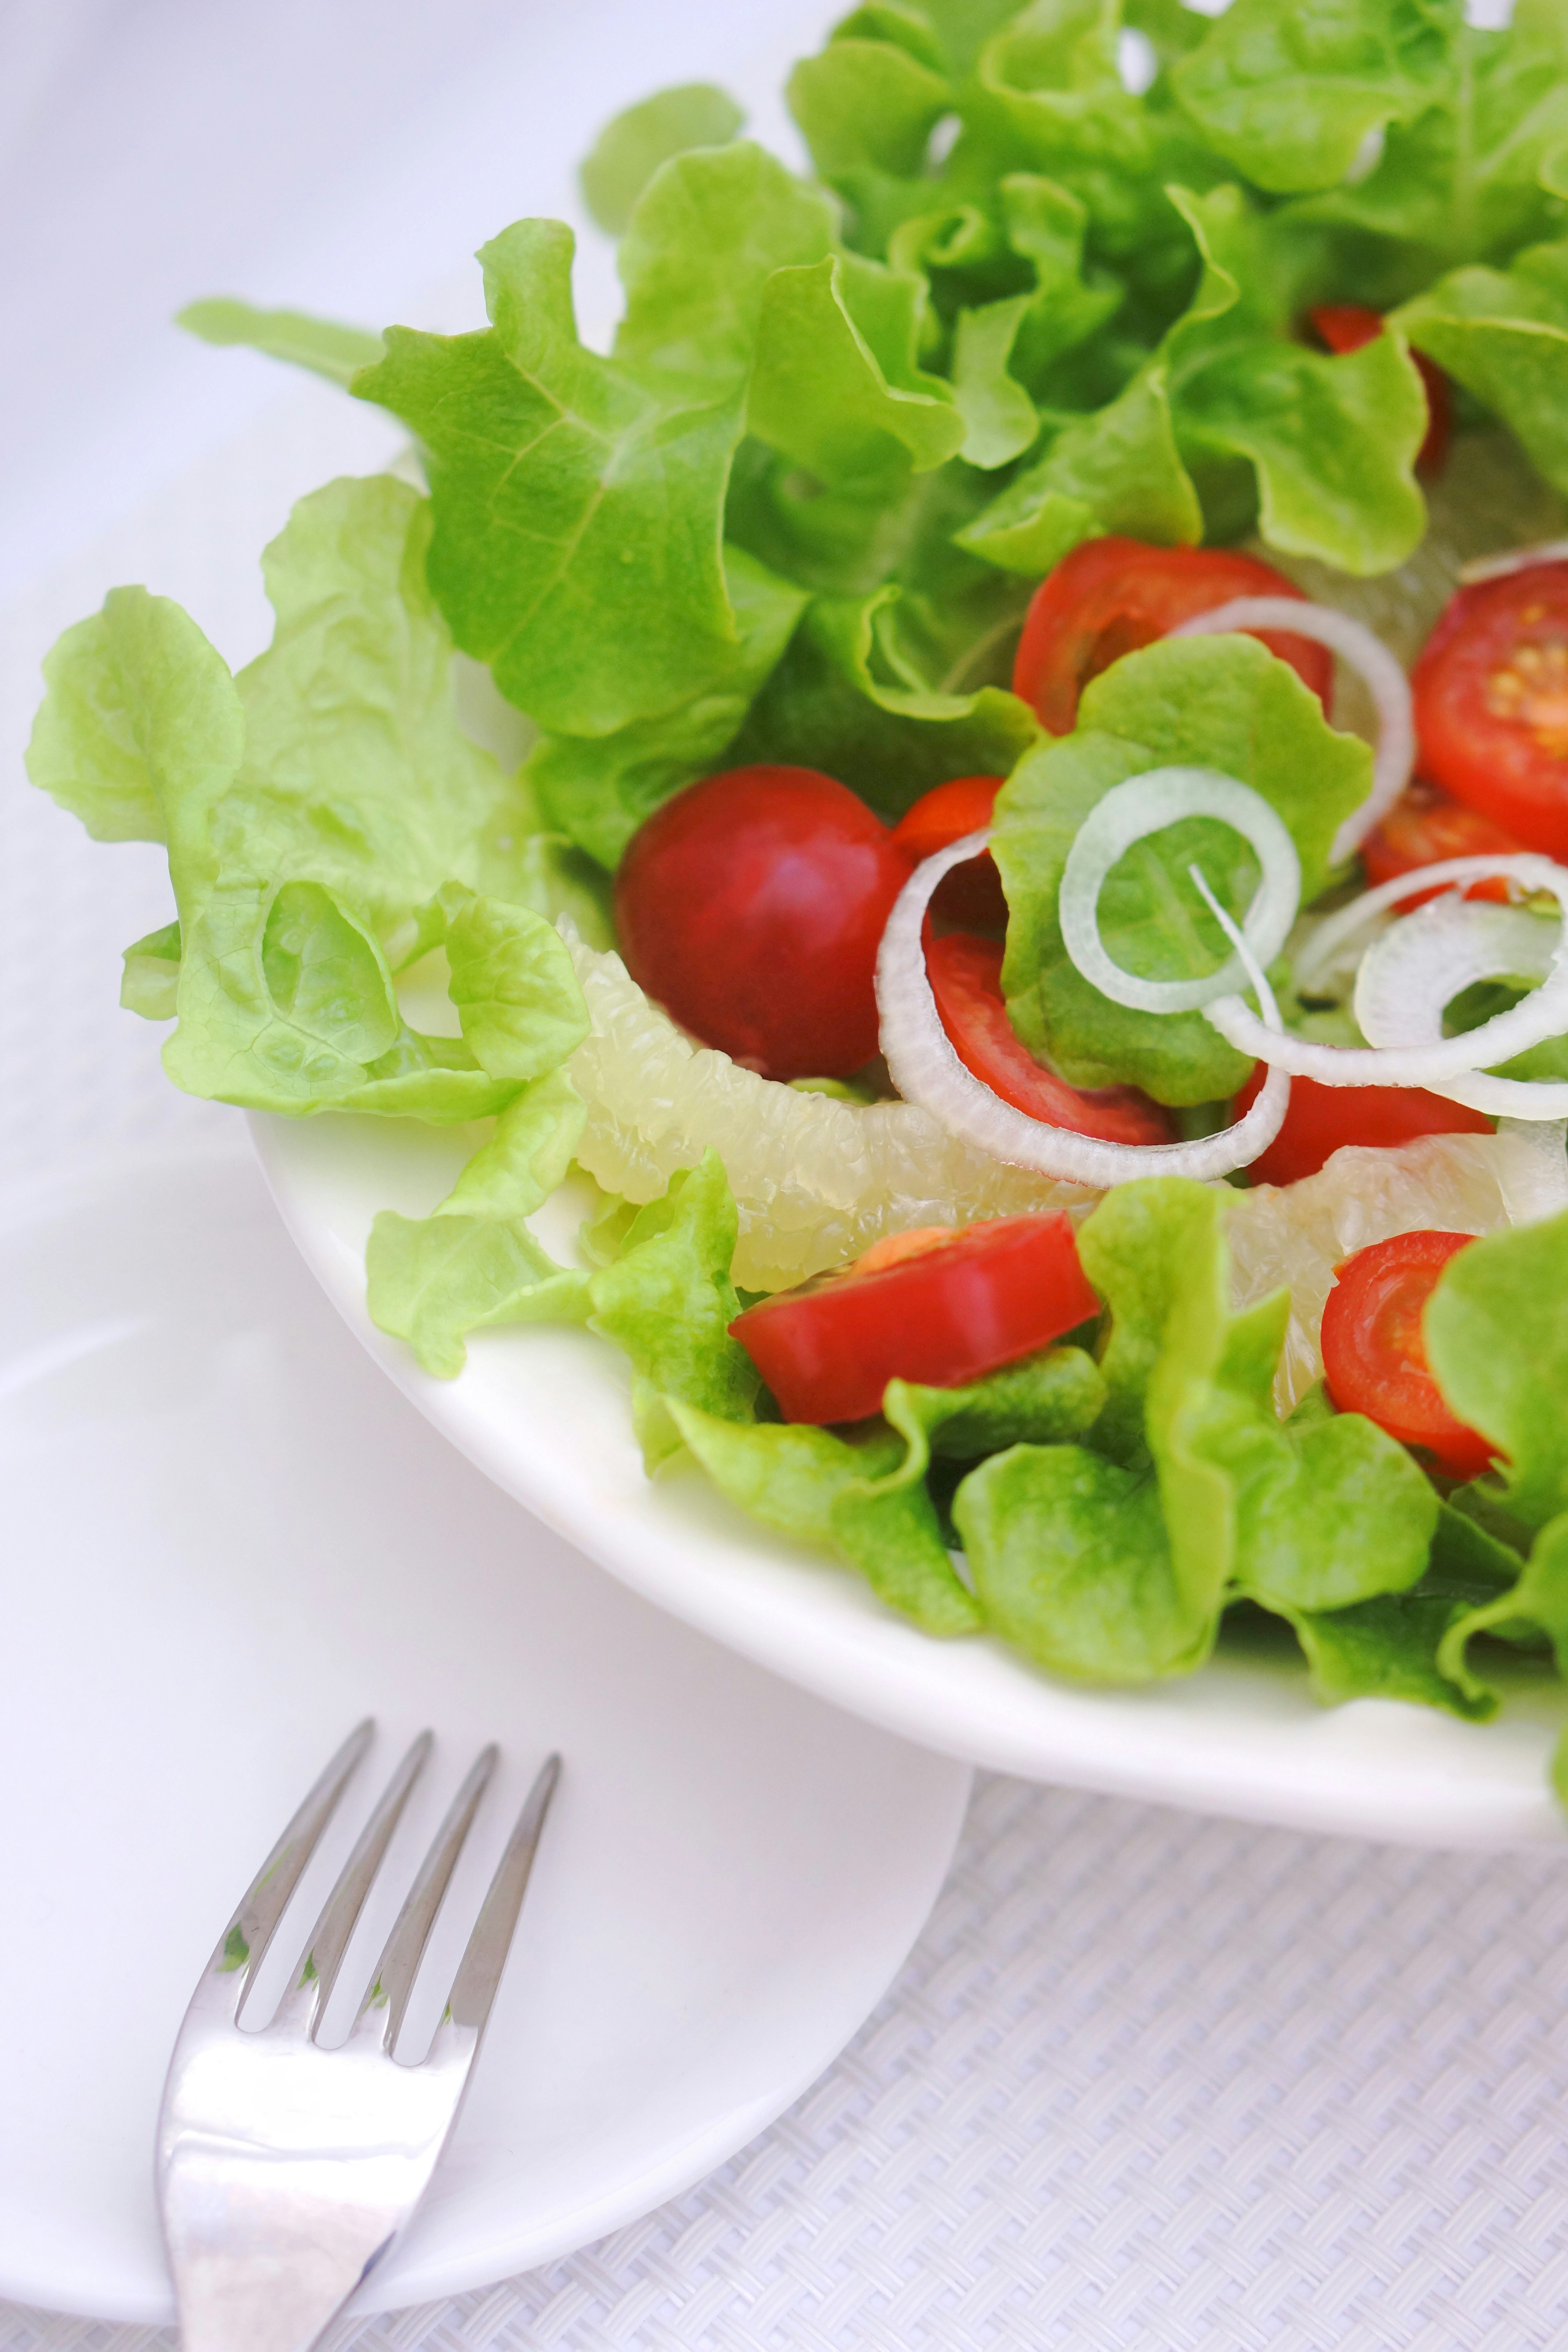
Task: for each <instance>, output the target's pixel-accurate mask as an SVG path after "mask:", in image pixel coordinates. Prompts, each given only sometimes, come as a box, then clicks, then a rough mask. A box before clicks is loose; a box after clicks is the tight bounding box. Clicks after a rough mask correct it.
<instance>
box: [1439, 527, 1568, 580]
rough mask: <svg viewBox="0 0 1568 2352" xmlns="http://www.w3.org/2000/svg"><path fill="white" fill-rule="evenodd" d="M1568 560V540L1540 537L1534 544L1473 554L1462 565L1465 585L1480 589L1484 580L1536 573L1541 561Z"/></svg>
mask: <svg viewBox="0 0 1568 2352" xmlns="http://www.w3.org/2000/svg"><path fill="white" fill-rule="evenodd" d="M1565 561H1568V539H1542V540H1538V541H1536V543H1535V545H1534V546H1533V547H1508V548H1503V549H1502V550H1500V552H1499V553H1498V554H1496V555H1473V556H1472V557H1471V558H1470V561H1469V562H1468V563H1461V564H1460V566H1459V585H1460V586H1461V588H1479V585H1480V583H1481V582H1482V581H1483V580H1505V579H1506V578H1507V577H1508V575H1509V573H1510V572H1533V571H1534V569H1535V567H1536V565H1537V564H1538V563H1562V562H1565Z"/></svg>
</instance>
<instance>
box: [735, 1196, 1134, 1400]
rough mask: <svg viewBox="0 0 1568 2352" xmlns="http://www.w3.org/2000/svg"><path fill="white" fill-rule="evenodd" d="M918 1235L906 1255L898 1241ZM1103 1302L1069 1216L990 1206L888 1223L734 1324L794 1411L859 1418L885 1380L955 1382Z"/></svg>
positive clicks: (1030, 1347) (1057, 1331)
mask: <svg viewBox="0 0 1568 2352" xmlns="http://www.w3.org/2000/svg"><path fill="white" fill-rule="evenodd" d="M900 1241H901V1242H905V1243H910V1244H916V1246H914V1247H913V1248H910V1249H907V1250H906V1251H905V1252H904V1254H903V1255H894V1254H893V1251H892V1248H891V1246H890V1245H891V1244H894V1243H898V1242H900ZM1099 1312H1100V1301H1099V1299H1098V1298H1097V1297H1095V1295H1094V1292H1093V1291H1092V1290H1091V1289H1090V1287H1089V1278H1088V1276H1086V1275H1085V1273H1084V1271H1083V1268H1082V1266H1081V1265H1079V1258H1078V1243H1077V1241H1076V1240H1075V1238H1074V1235H1073V1228H1072V1220H1071V1219H1070V1217H1068V1215H1067V1214H1066V1213H1064V1212H1063V1211H1061V1210H1057V1211H1055V1212H1054V1213H1050V1214H1048V1215H1045V1216H1030V1217H995V1218H993V1219H991V1220H990V1221H988V1222H987V1223H983V1224H975V1225H963V1226H960V1227H959V1229H958V1230H957V1231H956V1232H953V1231H951V1230H947V1229H943V1228H940V1227H933V1228H930V1229H922V1230H921V1232H919V1233H917V1234H893V1235H890V1236H889V1240H888V1241H887V1242H879V1243H878V1244H876V1245H875V1247H874V1248H872V1249H870V1250H868V1251H867V1253H866V1255H865V1257H863V1258H861V1259H859V1260H858V1261H857V1263H856V1264H855V1265H851V1266H848V1267H846V1268H845V1270H844V1271H843V1272H842V1273H837V1274H829V1275H824V1276H818V1277H817V1278H816V1281H815V1282H807V1283H803V1284H802V1286H800V1288H799V1289H798V1290H784V1291H781V1292H780V1293H779V1294H778V1296H777V1297H774V1298H765V1299H763V1301H762V1303H761V1305H760V1306H757V1307H748V1308H747V1309H746V1311H745V1313H744V1314H743V1315H739V1316H737V1317H736V1318H735V1320H734V1322H733V1323H731V1326H730V1328H731V1332H732V1333H733V1334H734V1336H735V1338H736V1339H739V1341H740V1342H741V1345H742V1347H743V1348H744V1349H745V1350H746V1352H747V1354H748V1355H749V1356H750V1357H751V1359H752V1362H753V1363H754V1364H755V1365H756V1367H757V1370H759V1371H760V1372H761V1374H762V1376H763V1380H764V1381H766V1382H767V1384H768V1386H769V1388H770V1389H771V1390H772V1391H773V1394H774V1396H775V1397H776V1398H777V1399H778V1402H779V1406H780V1409H781V1410H782V1412H784V1417H785V1419H786V1420H789V1421H811V1422H819V1423H823V1422H834V1421H863V1420H864V1419H865V1418H866V1416H867V1414H868V1413H873V1412H877V1411H878V1410H879V1407H880V1405H881V1402H882V1391H883V1390H884V1389H885V1388H886V1386H887V1384H888V1382H889V1381H890V1380H894V1379H900V1380H906V1381H923V1382H925V1383H926V1384H927V1385H928V1386H930V1387H932V1388H958V1387H961V1386H962V1385H963V1382H964V1381H977V1380H979V1379H980V1378H981V1376H982V1375H983V1374H984V1373H985V1372H991V1371H994V1370H995V1369H996V1367H997V1365H998V1364H1011V1363H1015V1362H1016V1360H1017V1359H1018V1358H1019V1357H1020V1356H1032V1355H1033V1354H1034V1353H1035V1351H1036V1349H1038V1348H1048V1347H1049V1346H1050V1344H1051V1341H1052V1340H1053V1339H1060V1338H1061V1336H1062V1334H1063V1333H1064V1332H1065V1331H1071V1330H1074V1329H1075V1328H1077V1326H1078V1325H1079V1324H1080V1323H1083V1322H1087V1321H1088V1319H1089V1317H1090V1316H1091V1315H1098V1314H1099Z"/></svg>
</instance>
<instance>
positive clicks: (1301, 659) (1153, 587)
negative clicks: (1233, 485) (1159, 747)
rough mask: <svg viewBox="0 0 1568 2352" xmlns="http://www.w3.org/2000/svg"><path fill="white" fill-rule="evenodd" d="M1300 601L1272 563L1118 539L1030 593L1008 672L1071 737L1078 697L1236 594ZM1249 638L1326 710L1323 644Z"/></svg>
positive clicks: (1072, 561)
mask: <svg viewBox="0 0 1568 2352" xmlns="http://www.w3.org/2000/svg"><path fill="white" fill-rule="evenodd" d="M1300 593H1301V591H1300V589H1299V588H1298V587H1296V586H1294V585H1293V583H1291V582H1290V581H1289V580H1287V579H1286V578H1285V577H1284V575H1283V574H1282V573H1281V572H1276V571H1275V570H1274V569H1273V567H1272V566H1271V565H1270V564H1267V563H1259V562H1257V561H1256V560H1255V559H1254V558H1253V557H1252V556H1250V555H1236V554H1233V553H1231V551H1229V550H1228V549H1226V548H1213V547H1148V546H1145V545H1144V543H1143V541H1142V540H1138V539H1121V538H1118V537H1116V536H1115V535H1112V536H1111V537H1110V538H1109V539H1090V540H1086V541H1085V542H1084V544H1083V545H1082V546H1081V547H1075V548H1074V550H1073V551H1072V553H1071V554H1070V555H1068V556H1064V557H1063V559H1062V561H1061V562H1059V563H1058V565H1057V568H1056V570H1055V571H1054V572H1051V573H1050V574H1049V576H1048V577H1047V579H1045V580H1044V581H1042V582H1041V583H1040V585H1039V587H1038V588H1037V589H1036V591H1035V595H1034V601H1033V603H1032V604H1030V606H1029V610H1028V614H1027V616H1026V619H1025V622H1024V634H1023V635H1022V636H1021V637H1020V638H1019V640H1018V652H1017V656H1016V660H1015V661H1014V664H1013V691H1014V693H1015V694H1017V695H1021V696H1022V697H1023V698H1024V700H1025V701H1026V702H1027V703H1030V704H1032V705H1033V707H1034V709H1036V710H1037V711H1038V713H1039V715H1040V719H1041V721H1042V723H1043V724H1044V725H1045V726H1047V728H1049V730H1050V731H1051V733H1052V734H1053V735H1070V734H1071V733H1072V730H1073V726H1074V723H1075V721H1076V720H1077V718H1078V701H1079V695H1080V694H1081V693H1082V692H1083V689H1084V688H1085V687H1086V686H1087V685H1088V684H1089V680H1090V678H1094V677H1099V676H1100V671H1101V670H1102V669H1109V668H1110V665H1111V663H1112V662H1113V661H1120V660H1121V656H1122V655H1123V654H1131V653H1136V652H1137V650H1138V648H1139V647H1140V646H1150V645H1152V644H1153V642H1154V640H1155V638H1156V637H1163V636H1168V635H1170V632H1171V631H1172V630H1173V629H1174V628H1179V627H1180V625H1181V624H1182V623H1183V622H1184V621H1190V620H1191V619H1192V618H1193V615H1194V614H1195V613H1212V612H1213V610H1214V608H1215V605H1216V604H1229V602H1230V600H1231V598H1232V597H1233V596H1300ZM1249 634H1252V635H1257V636H1258V638H1260V639H1261V641H1262V643H1263V644H1264V645H1266V646H1268V650H1269V652H1270V653H1272V654H1278V655H1279V657H1280V659H1281V660H1282V661H1288V662H1289V665H1290V667H1291V668H1292V669H1293V670H1294V671H1295V672H1296V675H1297V676H1298V677H1300V679H1301V681H1302V683H1303V684H1304V685H1306V686H1310V688H1311V689H1312V692H1313V693H1314V694H1315V695H1317V697H1318V698H1319V699H1320V701H1321V703H1322V705H1323V708H1324V709H1325V710H1327V709H1328V707H1329V697H1330V695H1331V692H1332V690H1333V683H1334V657H1333V656H1332V654H1331V653H1330V651H1329V649H1328V647H1327V646H1320V645H1316V644H1314V643H1313V641H1312V639H1311V638H1310V637H1293V636H1289V635H1283V634H1281V633H1280V632H1279V631H1278V630H1273V629H1258V630H1257V631H1254V632H1250V633H1249Z"/></svg>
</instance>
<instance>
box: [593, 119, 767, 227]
mask: <svg viewBox="0 0 1568 2352" xmlns="http://www.w3.org/2000/svg"><path fill="white" fill-rule="evenodd" d="M745 119H746V118H745V115H744V114H743V113H742V110H741V109H740V108H739V107H738V106H737V105H736V103H735V101H734V100H733V99H732V98H731V96H730V94H729V92H728V91H727V90H722V89H718V88H717V87H716V85H715V84H714V83H712V82H710V81H685V82H678V83H676V84H675V85H674V86H673V87H672V88H671V89H660V90H656V91H655V92H654V94H653V96H652V97H651V98H644V99H639V100H638V101H637V104H636V105H635V106H627V107H625V108H623V109H622V110H621V112H620V113H619V114H617V115H614V116H613V117H612V118H611V120H610V121H608V122H606V123H605V127H604V129H603V130H602V131H600V133H599V135H598V137H597V139H596V140H595V142H594V144H593V147H592V149H591V150H590V152H589V153H588V154H587V155H585V156H584V159H583V163H582V164H581V166H580V167H579V171H578V178H579V179H580V181H581V183H582V187H583V194H584V200H585V202H586V204H587V206H588V210H589V211H590V212H591V213H592V214H593V215H594V218H595V220H596V221H597V222H598V224H599V226H600V227H601V228H602V229H605V231H607V233H608V234H609V235H610V236H621V235H622V234H623V233H624V231H625V229H626V226H627V224H628V223H629V221H630V220H631V217H632V214H633V211H634V210H635V208H636V205H637V198H638V197H639V196H640V195H641V194H642V193H643V190H644V189H645V188H646V187H647V184H648V182H649V181H650V180H651V179H652V178H653V176H654V173H656V172H657V171H658V168H659V165H660V164H661V163H668V161H669V159H670V157H671V156H673V155H681V154H684V153H686V152H687V151H688V150H689V149H690V148H693V147H723V146H726V145H728V143H729V142H730V141H731V139H733V138H734V137H735V135H736V133H737V131H739V130H740V129H741V126H742V123H743V122H744V121H745Z"/></svg>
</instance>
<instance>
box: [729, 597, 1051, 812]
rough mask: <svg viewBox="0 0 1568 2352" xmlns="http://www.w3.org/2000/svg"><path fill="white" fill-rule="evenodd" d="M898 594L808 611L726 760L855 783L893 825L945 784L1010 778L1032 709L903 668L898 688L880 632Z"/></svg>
mask: <svg viewBox="0 0 1568 2352" xmlns="http://www.w3.org/2000/svg"><path fill="white" fill-rule="evenodd" d="M900 593H901V592H900V590H899V588H898V587H897V586H895V585H891V584H890V585H889V586H888V587H885V588H880V589H878V590H877V591H876V592H875V593H873V594H872V595H870V596H868V597H864V598H858V599H849V598H830V597H823V598H820V599H819V600H818V601H817V602H816V604H813V605H811V606H810V608H809V609H808V611H807V613H806V614H805V619H804V620H803V621H802V623H801V625H800V626H799V628H798V629H797V630H796V631H795V636H794V637H793V639H792V640H791V642H790V646H789V650H788V652H787V653H786V654H785V655H784V659H783V660H782V661H781V662H780V664H779V666H778V667H777V669H776V670H775V671H774V672H773V676H772V677H771V678H770V679H769V681H768V684H767V685H766V686H765V687H764V688H763V692H762V694H761V695H760V696H759V697H758V698H757V700H756V702H755V703H754V704H753V706H752V711H751V715H750V717H749V718H748V719H747V722H746V725H745V727H744V728H743V729H742V732H741V734H740V736H739V737H738V738H737V740H736V741H735V742H734V743H733V744H732V745H731V750H730V752H729V755H728V760H727V762H726V764H731V765H735V766H739V765H741V764H742V763H744V762H746V761H772V760H776V761H785V762H787V763H790V764H792V765H795V766H799V767H807V768H821V769H824V770H826V772H827V773H828V774H830V775H837V776H848V777H852V778H853V779H854V782H855V789H856V790H857V792H858V793H859V794H860V796H861V798H862V799H863V800H867V801H868V802H869V803H871V806H872V807H873V808H875V809H876V810H877V811H878V812H879V814H881V815H883V816H885V817H887V818H889V820H891V819H894V818H897V817H899V816H901V815H902V814H903V812H904V811H905V810H906V809H907V808H909V807H910V806H911V805H912V803H914V802H915V801H917V800H918V799H919V798H920V795H921V793H923V792H925V791H927V790H928V789H929V788H930V786H931V785H932V784H937V783H942V782H945V781H946V780H947V779H948V778H949V777H951V776H973V775H993V776H1005V775H1008V774H1010V773H1011V772H1012V770H1013V768H1014V766H1015V765H1016V762H1017V761H1018V760H1019V759H1020V758H1021V756H1022V755H1023V753H1024V752H1025V751H1027V750H1028V749H1029V747H1030V746H1031V745H1032V744H1034V743H1037V741H1038V740H1039V728H1038V725H1037V721H1036V719H1035V717H1034V714H1033V712H1032V711H1031V710H1029V709H1028V708H1027V706H1026V704H1024V703H1022V702H1020V701H1019V700H1018V698H1017V697H1016V695H1013V694H1009V693H1006V692H1005V691H1003V690H1002V689H1000V688H996V687H990V686H987V687H982V688H979V689H978V690H977V691H976V692H974V693H973V694H947V693H942V692H941V691H933V690H931V689H930V688H925V687H917V686H911V685H910V684H909V683H907V679H908V676H909V673H908V671H907V670H905V672H904V674H903V678H902V679H901V680H899V681H898V682H893V680H889V678H888V677H887V675H886V669H887V668H891V667H892V665H891V664H890V663H889V664H886V667H883V666H884V663H885V648H886V646H887V645H888V643H889V638H888V636H887V635H885V634H883V633H882V631H881V629H880V627H879V625H880V624H881V622H882V620H883V616H884V615H887V616H889V618H890V617H891V614H892V612H893V609H894V607H895V606H896V604H897V603H898V600H899V598H900ZM879 668H883V675H881V676H879V675H878V670H879ZM897 678H898V673H897V671H896V670H895V671H894V679H897Z"/></svg>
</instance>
